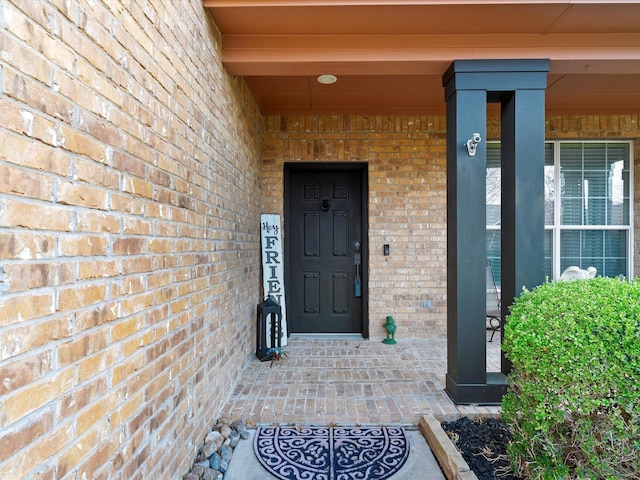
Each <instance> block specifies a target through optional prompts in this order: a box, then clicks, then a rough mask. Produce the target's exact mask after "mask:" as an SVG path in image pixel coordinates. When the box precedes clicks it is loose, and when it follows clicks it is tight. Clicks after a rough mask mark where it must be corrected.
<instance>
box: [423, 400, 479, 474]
mask: <svg viewBox="0 0 640 480" xmlns="http://www.w3.org/2000/svg"><path fill="white" fill-rule="evenodd" d="M418 427H419V428H420V432H421V433H422V436H423V437H424V438H425V440H426V441H427V443H428V444H429V448H431V451H432V452H433V454H434V455H435V457H436V460H438V463H439V464H440V468H442V471H443V472H444V475H445V476H446V477H447V480H478V477H477V476H476V474H475V473H473V470H471V468H469V465H468V464H467V462H466V461H465V460H464V458H462V454H461V453H460V451H459V450H458V449H457V448H456V446H455V445H454V444H453V442H452V441H451V439H450V438H449V436H448V435H447V434H446V432H445V431H444V430H443V429H442V425H441V424H440V422H439V421H438V420H436V419H435V417H434V416H433V415H432V414H430V413H429V414H427V415H423V416H422V418H421V419H420V422H419V423H418Z"/></svg>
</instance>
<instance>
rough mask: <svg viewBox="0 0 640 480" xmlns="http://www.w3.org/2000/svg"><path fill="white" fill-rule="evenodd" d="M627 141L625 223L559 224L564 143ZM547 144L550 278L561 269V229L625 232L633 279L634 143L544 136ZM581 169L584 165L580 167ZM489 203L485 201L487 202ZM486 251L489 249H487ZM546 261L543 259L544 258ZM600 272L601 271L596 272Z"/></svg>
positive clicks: (496, 227)
mask: <svg viewBox="0 0 640 480" xmlns="http://www.w3.org/2000/svg"><path fill="white" fill-rule="evenodd" d="M487 143H488V144H489V143H491V144H500V141H499V140H491V141H488V142H487ZM568 143H571V144H596V143H600V144H626V145H628V151H629V158H628V162H629V180H628V181H629V185H628V187H629V218H628V223H626V224H616V225H589V224H585V225H571V224H562V223H561V219H562V188H561V182H562V178H561V175H560V151H561V145H563V144H568ZM545 144H546V145H551V146H552V156H553V172H554V192H553V215H552V216H553V223H552V224H547V223H546V215H545V226H544V229H545V234H546V232H548V231H550V232H551V275H552V279H558V278H560V275H561V274H562V271H561V265H562V261H561V256H560V252H561V236H562V232H564V231H605V230H607V231H618V232H620V231H622V232H625V235H626V241H627V245H626V254H627V258H626V271H627V278H629V279H631V278H634V272H633V258H634V165H633V153H634V143H633V141H632V140H617V139H607V140H603V139H590V140H584V139H575V138H571V139H546V140H545ZM583 171H584V168H583ZM487 205H488V204H487ZM501 223H502V222H500V224H498V225H486V229H487V232H489V231H492V230H501ZM488 253H489V252H488ZM545 262H546V260H545ZM598 273H600V272H598Z"/></svg>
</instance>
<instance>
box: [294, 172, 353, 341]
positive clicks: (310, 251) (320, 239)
mask: <svg viewBox="0 0 640 480" xmlns="http://www.w3.org/2000/svg"><path fill="white" fill-rule="evenodd" d="M361 175H362V174H361V173H360V172H359V171H344V170H338V171H334V170H331V171H328V170H321V171H291V172H290V174H289V176H288V184H287V192H288V194H287V199H286V201H287V202H288V205H287V218H286V219H285V222H286V237H287V240H286V241H287V242H288V246H287V252H288V258H287V262H286V265H287V266H288V267H287V269H288V276H287V278H288V286H287V290H288V293H287V302H288V306H287V321H288V323H289V327H290V331H291V333H362V331H363V328H362V327H363V323H362V312H363V305H362V299H363V298H364V297H365V296H364V295H360V296H356V293H357V291H356V288H355V284H356V276H357V275H360V274H361V272H362V269H361V268H358V269H356V265H355V253H356V250H358V253H359V255H358V257H359V258H362V257H363V256H362V255H360V254H361V252H360V251H359V248H360V245H361V244H362V240H363V239H362V215H363V212H362V187H361V185H362V177H361ZM356 242H358V247H355V245H356ZM358 293H359V292H358Z"/></svg>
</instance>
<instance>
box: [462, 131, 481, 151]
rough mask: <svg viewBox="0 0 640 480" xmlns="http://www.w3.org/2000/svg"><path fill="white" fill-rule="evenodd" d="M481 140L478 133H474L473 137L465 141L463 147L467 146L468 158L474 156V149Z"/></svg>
mask: <svg viewBox="0 0 640 480" xmlns="http://www.w3.org/2000/svg"><path fill="white" fill-rule="evenodd" d="M481 140H482V138H481V137H480V134H479V133H474V134H473V136H472V137H471V138H470V139H469V140H467V143H466V144H465V145H466V146H467V152H469V156H470V157H473V156H474V155H475V154H476V147H477V146H478V143H480V141H481Z"/></svg>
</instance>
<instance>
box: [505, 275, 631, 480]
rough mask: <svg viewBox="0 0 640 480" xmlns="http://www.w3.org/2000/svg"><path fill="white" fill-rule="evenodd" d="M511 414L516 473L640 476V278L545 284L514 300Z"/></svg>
mask: <svg viewBox="0 0 640 480" xmlns="http://www.w3.org/2000/svg"><path fill="white" fill-rule="evenodd" d="M503 349H504V351H505V355H506V356H507V358H509V359H510V360H511V362H512V363H513V371H512V373H511V374H510V376H509V382H510V392H509V393H508V394H507V395H506V396H505V397H504V399H503V402H502V415H503V418H504V420H505V421H506V422H507V424H508V425H509V427H510V429H511V432H512V434H513V437H514V440H513V443H512V444H511V445H510V448H509V456H510V458H511V463H512V465H513V468H514V470H515V471H516V472H517V473H518V474H520V475H521V476H523V477H525V478H534V479H574V478H580V479H620V478H626V479H638V478H640V282H639V281H638V280H635V281H633V282H626V281H620V280H618V279H610V278H595V279H592V280H580V281H572V282H553V283H549V282H547V283H545V284H544V285H541V286H540V287H537V288H536V289H534V290H533V291H530V292H529V291H525V292H524V293H523V294H522V296H520V297H519V298H518V299H517V300H516V302H515V303H514V305H513V306H512V307H511V311H510V315H509V317H508V319H507V322H506V324H505V338H504V343H503Z"/></svg>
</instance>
